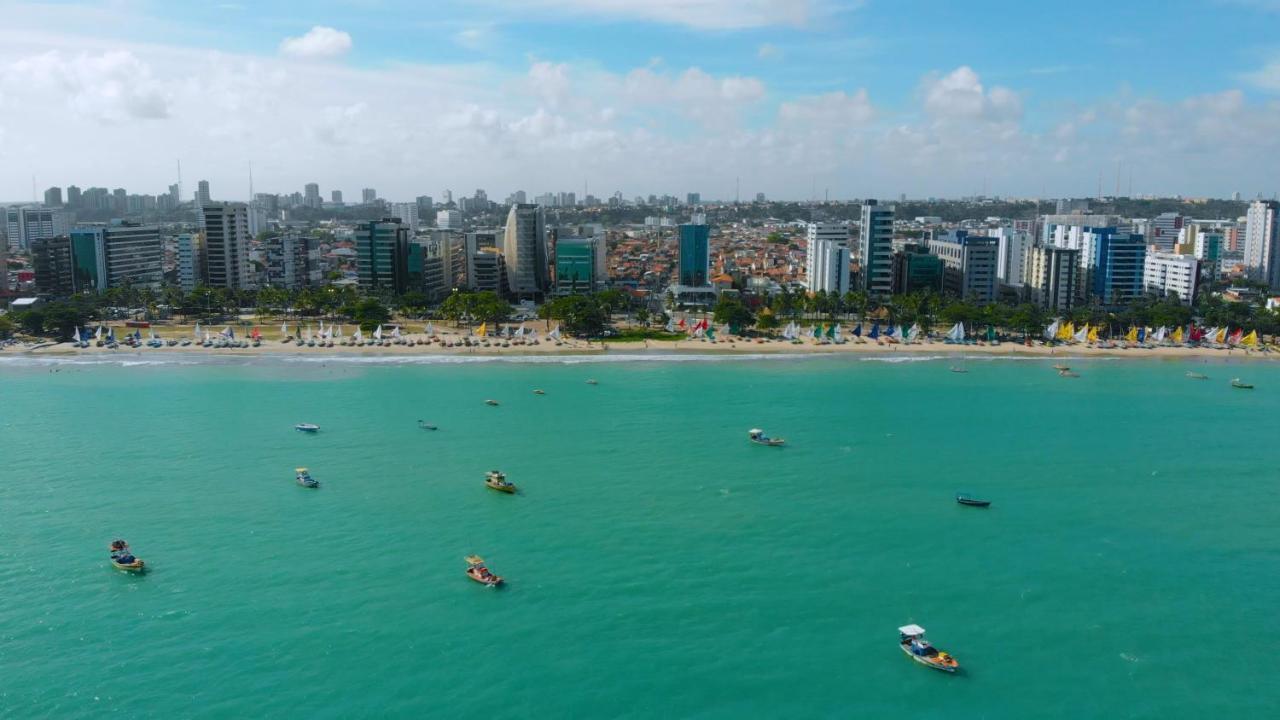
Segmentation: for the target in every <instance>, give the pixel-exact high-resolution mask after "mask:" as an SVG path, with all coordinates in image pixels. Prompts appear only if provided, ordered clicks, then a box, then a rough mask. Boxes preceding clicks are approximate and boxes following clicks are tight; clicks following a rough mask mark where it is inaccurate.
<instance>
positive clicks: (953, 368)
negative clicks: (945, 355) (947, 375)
mask: <svg viewBox="0 0 1280 720" xmlns="http://www.w3.org/2000/svg"><path fill="white" fill-rule="evenodd" d="M951 372H953V373H967V372H969V371H968V370H966V369H964V368H962V367H960V366H958V365H952V366H951Z"/></svg>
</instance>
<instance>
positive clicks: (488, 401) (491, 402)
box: [484, 400, 498, 407]
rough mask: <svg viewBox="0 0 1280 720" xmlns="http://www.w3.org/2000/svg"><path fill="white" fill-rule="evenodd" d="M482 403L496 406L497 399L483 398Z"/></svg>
mask: <svg viewBox="0 0 1280 720" xmlns="http://www.w3.org/2000/svg"><path fill="white" fill-rule="evenodd" d="M484 404H485V405H490V406H493V407H498V401H497V400H485V401H484Z"/></svg>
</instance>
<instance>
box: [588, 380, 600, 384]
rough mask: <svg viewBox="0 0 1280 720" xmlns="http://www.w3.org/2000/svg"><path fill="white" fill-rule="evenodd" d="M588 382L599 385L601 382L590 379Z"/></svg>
mask: <svg viewBox="0 0 1280 720" xmlns="http://www.w3.org/2000/svg"><path fill="white" fill-rule="evenodd" d="M587 384H588V385H599V384H600V383H598V382H596V381H595V380H588V381H587Z"/></svg>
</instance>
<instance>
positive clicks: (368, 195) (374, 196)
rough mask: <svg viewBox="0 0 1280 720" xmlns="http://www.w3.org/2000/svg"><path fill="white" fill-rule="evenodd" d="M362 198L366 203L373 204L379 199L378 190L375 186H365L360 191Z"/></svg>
mask: <svg viewBox="0 0 1280 720" xmlns="http://www.w3.org/2000/svg"><path fill="white" fill-rule="evenodd" d="M360 200H361V202H363V203H364V204H365V205H372V204H374V203H376V202H377V201H378V191H377V190H374V189H373V188H365V189H363V190H361V191H360Z"/></svg>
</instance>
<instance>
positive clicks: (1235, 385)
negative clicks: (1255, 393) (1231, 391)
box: [1231, 378, 1253, 390]
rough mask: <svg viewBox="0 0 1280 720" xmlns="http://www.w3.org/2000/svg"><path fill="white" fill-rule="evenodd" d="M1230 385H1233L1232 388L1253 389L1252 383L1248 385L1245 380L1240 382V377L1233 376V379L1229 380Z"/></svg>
mask: <svg viewBox="0 0 1280 720" xmlns="http://www.w3.org/2000/svg"><path fill="white" fill-rule="evenodd" d="M1231 387H1233V388H1239V389H1241V390H1252V389H1253V385H1250V384H1249V383H1247V382H1242V381H1241V380H1240V378H1234V379H1233V380H1232V381H1231Z"/></svg>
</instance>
